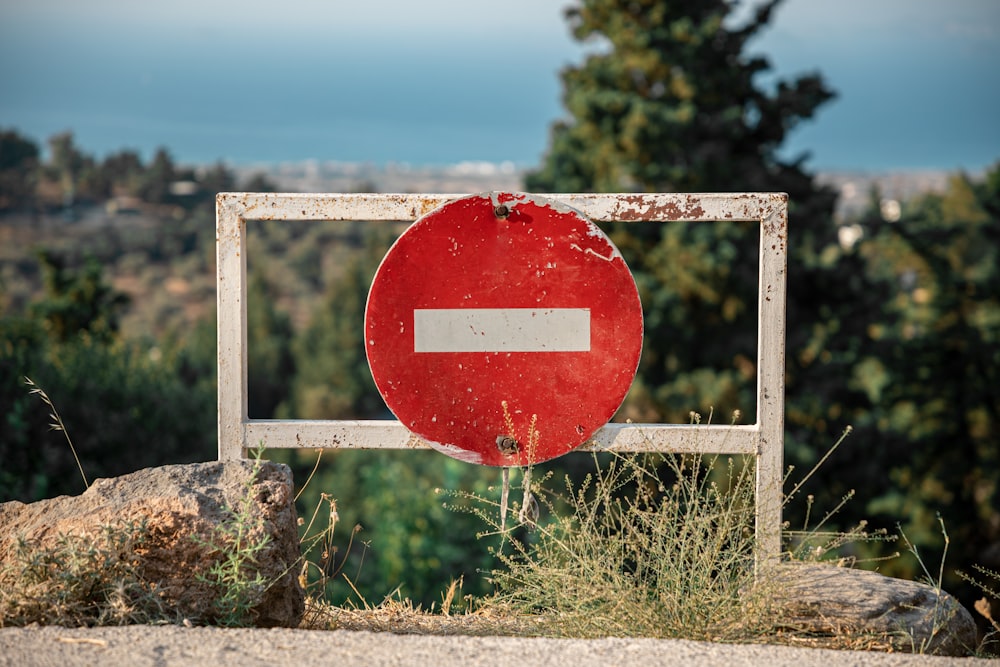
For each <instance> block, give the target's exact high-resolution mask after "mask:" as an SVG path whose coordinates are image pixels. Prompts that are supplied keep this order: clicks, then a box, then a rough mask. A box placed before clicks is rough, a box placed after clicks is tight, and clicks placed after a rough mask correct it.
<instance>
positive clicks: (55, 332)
mask: <svg viewBox="0 0 1000 667" xmlns="http://www.w3.org/2000/svg"><path fill="white" fill-rule="evenodd" d="M38 259H39V263H40V264H41V265H42V271H43V273H44V275H45V298H44V299H42V300H41V301H38V302H36V303H35V304H33V305H32V308H31V311H32V312H31V315H32V317H33V318H34V319H39V320H42V322H43V325H44V326H45V328H46V330H48V332H49V333H50V335H52V336H53V337H54V338H55V339H56V340H58V341H65V340H66V339H68V338H69V337H71V336H75V335H77V334H78V333H80V332H86V333H87V334H89V335H91V336H93V337H95V338H100V339H102V340H104V341H108V340H111V339H112V338H113V337H114V335H115V334H116V333H117V332H118V318H119V314H120V312H121V310H122V309H123V308H124V307H125V306H126V305H127V304H128V297H127V296H126V295H124V294H122V293H121V292H117V291H115V290H114V289H112V288H111V286H110V285H108V284H107V283H106V282H104V279H103V278H104V270H103V268H102V267H101V265H100V264H99V263H98V262H97V260H96V259H93V258H89V259H88V260H87V262H86V264H84V267H83V269H81V270H80V271H73V270H71V269H69V268H68V267H67V266H66V261H65V260H64V259H63V258H60V257H57V256H55V255H54V254H52V253H48V252H45V251H41V252H39V254H38Z"/></svg>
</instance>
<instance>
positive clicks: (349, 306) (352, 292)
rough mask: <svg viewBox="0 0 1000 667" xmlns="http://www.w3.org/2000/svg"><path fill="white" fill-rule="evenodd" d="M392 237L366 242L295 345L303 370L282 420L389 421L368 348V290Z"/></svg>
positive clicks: (374, 235) (375, 236)
mask: <svg viewBox="0 0 1000 667" xmlns="http://www.w3.org/2000/svg"><path fill="white" fill-rule="evenodd" d="M391 241H392V237H391V236H390V235H389V234H388V233H387V232H384V231H376V232H370V233H368V234H367V235H366V236H365V237H364V247H363V249H362V250H361V252H360V253H356V254H354V255H352V256H351V257H350V258H349V259H348V260H347V265H346V267H345V268H344V270H343V273H342V275H341V276H340V278H339V279H338V280H337V281H336V282H333V283H331V284H330V285H329V286H328V287H327V290H326V293H325V295H324V296H323V302H322V303H321V304H320V305H319V307H318V308H317V310H316V311H315V312H314V313H313V318H312V321H311V322H310V323H309V325H308V327H306V329H305V330H304V331H303V332H302V333H301V334H300V335H299V336H297V337H296V339H295V341H294V343H293V348H292V349H293V353H294V358H295V366H296V368H297V369H298V373H297V374H296V376H295V378H294V380H293V382H292V386H291V395H290V397H289V400H288V402H287V403H286V404H284V405H283V406H282V408H281V409H280V410H279V414H281V415H283V416H286V417H291V418H303V419H345V418H353V419H359V418H360V419H365V418H368V419H370V418H378V417H385V416H386V415H387V412H388V411H387V409H386V407H385V403H384V402H383V401H382V398H381V397H380V396H379V393H378V390H377V389H376V388H375V382H374V380H373V379H372V376H371V371H370V370H369V369H368V361H367V357H366V354H365V344H364V313H365V303H366V301H367V299H368V287H369V285H371V280H372V277H373V276H374V275H375V270H376V269H377V268H378V265H379V262H381V260H382V257H383V256H384V255H385V252H386V250H387V249H388V247H389V245H390V242H391Z"/></svg>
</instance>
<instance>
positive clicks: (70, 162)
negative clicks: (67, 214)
mask: <svg viewBox="0 0 1000 667" xmlns="http://www.w3.org/2000/svg"><path fill="white" fill-rule="evenodd" d="M86 162H87V158H86V157H85V156H84V155H83V154H82V153H81V152H80V151H79V150H77V148H76V145H75V144H74V142H73V133H72V132H62V133H60V134H55V135H53V136H51V137H49V162H48V171H49V173H50V174H51V176H52V178H53V180H55V181H57V182H58V183H59V184H60V186H61V188H62V194H63V204H64V205H65V206H66V207H70V206H72V205H73V203H74V201H75V199H76V190H77V185H78V181H79V178H80V174H81V173H82V172H83V170H84V167H85V166H86Z"/></svg>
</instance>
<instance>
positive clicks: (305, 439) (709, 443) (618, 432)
mask: <svg viewBox="0 0 1000 667" xmlns="http://www.w3.org/2000/svg"><path fill="white" fill-rule="evenodd" d="M759 431H760V430H759V429H758V428H757V426H756V425H747V426H719V425H716V426H713V425H693V426H692V425H687V424H608V425H607V426H605V427H604V428H602V429H601V430H600V431H598V432H597V433H595V434H594V437H593V438H592V439H591V440H590V441H589V442H587V443H585V444H583V445H582V446H580V447H579V448H578V450H577V451H586V452H601V451H616V452H658V451H664V446H663V443H664V442H670V443H671V444H670V451H672V452H675V453H697V452H712V453H716V454H744V455H748V456H756V454H757V449H758V441H759V437H758V434H759ZM244 433H245V439H244V443H245V444H248V445H251V446H252V445H253V443H258V442H264V443H267V446H268V447H269V448H278V449H281V448H303V449H309V448H338V449H429V448H430V445H428V444H427V443H426V442H424V441H423V440H421V439H420V438H419V437H417V436H416V435H413V434H412V433H411V432H410V431H408V430H406V428H405V427H404V426H403V425H402V424H400V423H399V422H398V421H394V420H387V419H371V420H343V421H323V420H304V419H303V420H294V419H286V420H273V419H250V420H247V421H246V422H245V424H244Z"/></svg>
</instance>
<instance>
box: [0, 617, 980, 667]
mask: <svg viewBox="0 0 1000 667" xmlns="http://www.w3.org/2000/svg"><path fill="white" fill-rule="evenodd" d="M325 664H335V665H337V666H338V667H343V666H351V665H365V666H370V667H379V666H382V665H434V666H435V667H438V666H440V667H451V666H455V667H458V666H459V665H461V666H462V667H471V666H476V665H484V666H489V667H504V666H506V665H510V666H512V667H527V666H537V665H560V666H567V667H611V666H615V667H629V666H632V665H635V666H636V667H639V666H643V667H646V666H648V665H684V666H685V667H702V666H707V665H726V667H738V666H739V665H768V666H779V667H780V666H783V665H787V666H788V667H813V666H815V667H847V666H852V667H853V666H858V667H896V666H907V665H914V666H917V665H919V666H926V667H935V666H938V665H941V666H944V665H955V666H962V667H979V666H980V665H982V666H985V665H991V666H992V667H997V665H1000V660H984V659H978V658H938V657H930V656H915V655H907V654H888V653H868V652H854V651H833V650H829V649H814V648H796V647H787V646H764V645H727V644H711V643H705V642H694V641H685V640H655V639H594V640H570V639H541V638H517V637H458V636H434V635H395V634H390V633H372V632H359V631H347V630H335V631H323V630H288V629H274V630H260V629H221V628H186V627H183V626H175V625H169V626H142V625H133V626H125V627H102V628H89V629H80V628H61V627H53V626H47V627H33V628H0V667H7V666H9V667H34V666H37V667H48V666H52V667H77V666H84V665H101V666H105V665H107V666H117V665H129V666H134V667H145V666H147V665H148V666H150V667H175V666H179V665H205V666H206V667H228V666H232V667H255V666H256V665H261V666H264V665H267V666H268V667H285V666H287V667H292V666H294V667H302V666H313V665H325Z"/></svg>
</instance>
